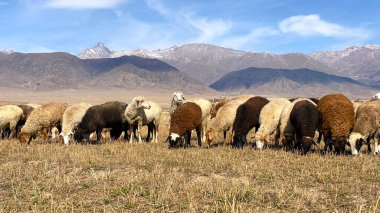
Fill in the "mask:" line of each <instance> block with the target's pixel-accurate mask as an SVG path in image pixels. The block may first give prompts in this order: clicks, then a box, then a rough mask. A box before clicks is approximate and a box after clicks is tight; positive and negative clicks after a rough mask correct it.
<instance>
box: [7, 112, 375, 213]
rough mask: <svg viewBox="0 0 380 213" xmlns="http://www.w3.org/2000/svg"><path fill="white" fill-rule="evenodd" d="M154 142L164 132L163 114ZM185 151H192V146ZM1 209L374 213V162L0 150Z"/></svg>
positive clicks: (128, 150)
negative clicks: (158, 134) (158, 133)
mask: <svg viewBox="0 0 380 213" xmlns="http://www.w3.org/2000/svg"><path fill="white" fill-rule="evenodd" d="M163 117H164V118H163V120H162V122H161V123H162V125H161V128H160V129H161V132H160V141H162V142H163V141H164V140H165V136H167V134H168V133H167V129H166V126H165V125H164V123H165V121H166V119H167V116H166V114H165V116H163ZM193 144H196V143H195V141H194V142H193ZM0 156H1V157H0V165H1V166H0V189H1V190H0V211H1V212H25V211H35V212H41V211H42V212H48V211H49V212H68V211H74V212H101V211H105V212H148V211H163V212H168V211H172V212H179V211H182V212H195V211H196V212H276V211H277V212H296V211H302V212H304V211H312V212H350V211H351V212H359V211H363V212H378V211H379V209H380V208H379V205H380V204H379V200H380V184H379V183H380V167H379V166H378V165H379V158H378V157H374V156H368V155H365V154H363V155H361V156H359V157H356V158H354V157H351V156H335V155H326V156H321V155H320V154H318V153H312V154H308V155H306V156H302V155H298V154H294V153H291V152H285V151H277V150H271V149H266V150H264V151H256V150H254V149H252V148H250V147H246V148H244V149H243V150H234V149H231V148H227V147H216V148H210V149H206V148H198V147H192V148H189V149H185V150H184V149H176V150H169V149H168V148H167V144H164V143H159V144H147V143H143V144H127V143H124V142H121V141H118V142H108V143H106V144H101V145H69V146H64V145H59V144H37V143H33V144H31V145H29V146H22V145H20V144H18V142H17V141H2V142H1V143H0Z"/></svg>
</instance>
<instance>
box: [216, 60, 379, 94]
mask: <svg viewBox="0 0 380 213" xmlns="http://www.w3.org/2000/svg"><path fill="white" fill-rule="evenodd" d="M210 87H211V88H213V89H215V90H218V91H222V92H230V93H233V92H245V93H247V92H251V93H253V94H264V95H279V96H288V97H293V96H301V97H303V96H312V97H320V96H322V95H323V94H328V93H344V94H346V95H349V96H352V97H361V96H367V97H368V96H369V95H371V94H373V92H374V90H373V88H370V87H367V86H365V85H363V84H361V83H359V82H357V81H355V80H352V79H350V78H346V77H339V76H335V75H329V74H325V73H322V72H318V71H314V70H309V69H295V70H286V69H270V68H256V67H251V68H247V69H244V70H239V71H235V72H231V73H228V74H226V75H225V76H223V77H222V78H221V79H219V80H218V81H216V82H215V83H213V84H211V85H210Z"/></svg>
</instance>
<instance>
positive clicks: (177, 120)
mask: <svg viewBox="0 0 380 213" xmlns="http://www.w3.org/2000/svg"><path fill="white" fill-rule="evenodd" d="M202 121H203V119H202V109H201V107H200V106H199V105H198V104H195V103H193V102H187V103H184V104H182V105H181V106H179V107H178V108H177V109H176V110H175V111H174V112H173V116H172V120H171V122H170V129H169V136H168V138H167V140H166V141H169V148H175V147H177V146H180V145H182V144H183V141H182V137H183V136H185V141H184V147H187V146H188V145H190V139H191V130H193V129H195V130H196V132H197V138H198V146H201V144H202V142H201V131H202Z"/></svg>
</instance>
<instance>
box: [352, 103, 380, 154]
mask: <svg viewBox="0 0 380 213" xmlns="http://www.w3.org/2000/svg"><path fill="white" fill-rule="evenodd" d="M379 136H380V100H371V101H368V102H365V103H363V104H362V105H360V106H359V108H358V110H357V112H356V118H355V125H354V128H353V130H352V133H351V135H350V138H349V140H348V141H349V144H350V146H351V153H352V155H357V154H358V153H359V151H360V148H361V146H362V144H363V143H364V142H367V146H368V151H369V152H371V146H370V141H371V139H375V151H374V154H375V155H377V154H379V149H380V146H379V145H378V144H379V140H380V137H379Z"/></svg>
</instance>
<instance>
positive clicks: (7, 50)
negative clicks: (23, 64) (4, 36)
mask: <svg viewBox="0 0 380 213" xmlns="http://www.w3.org/2000/svg"><path fill="white" fill-rule="evenodd" d="M13 52H14V51H13V50H10V49H4V50H2V51H1V53H4V54H11V53H13Z"/></svg>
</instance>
